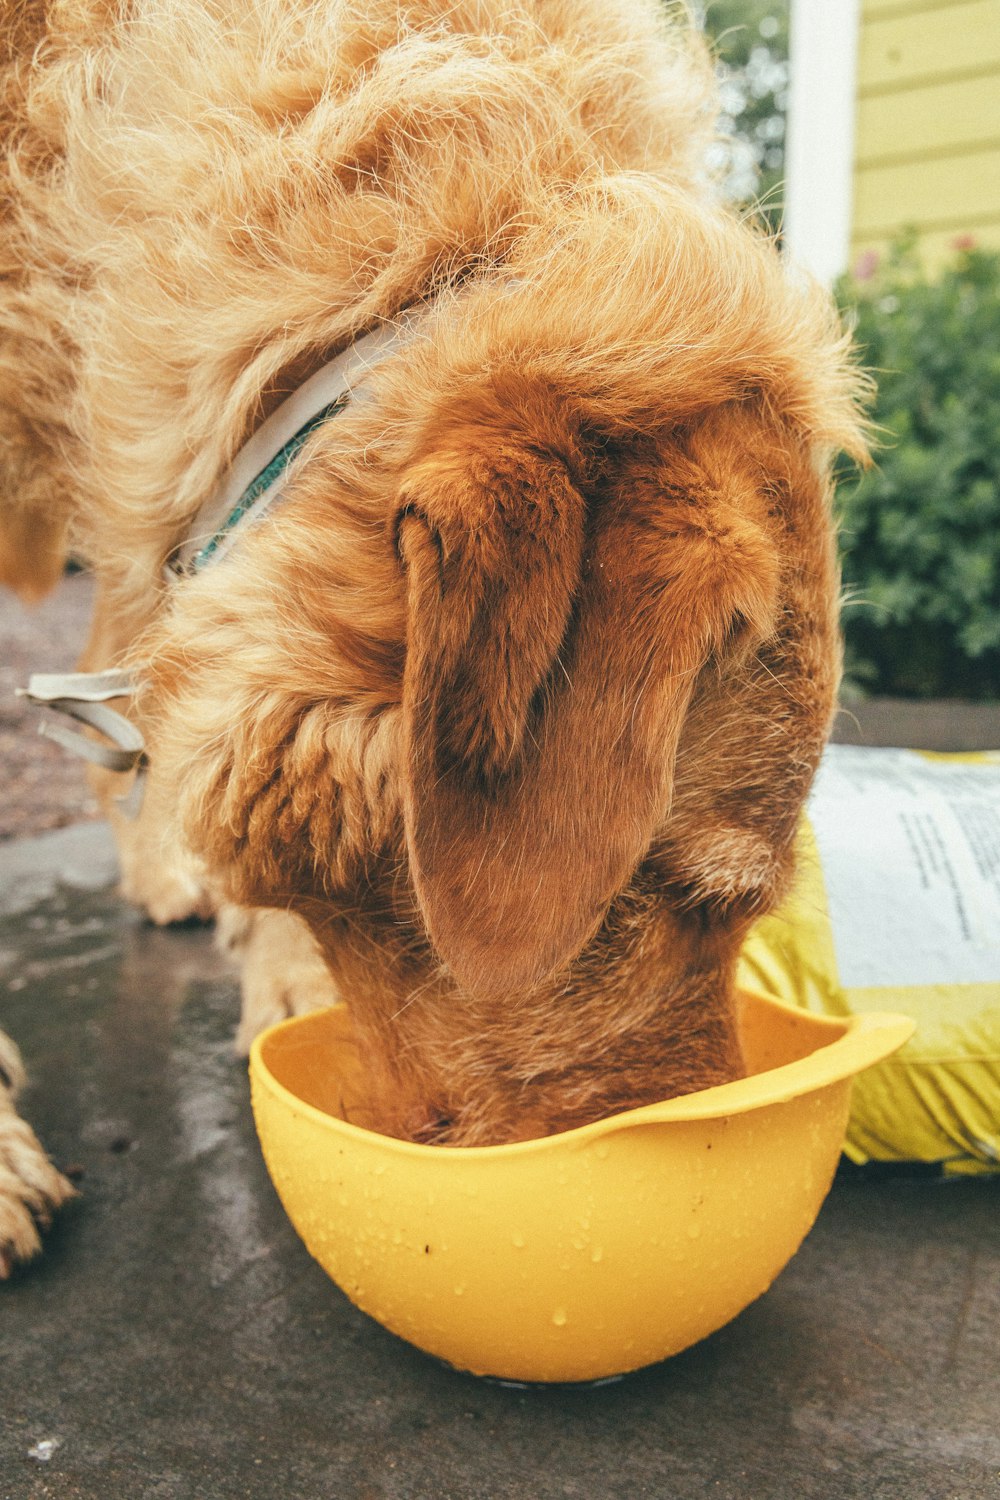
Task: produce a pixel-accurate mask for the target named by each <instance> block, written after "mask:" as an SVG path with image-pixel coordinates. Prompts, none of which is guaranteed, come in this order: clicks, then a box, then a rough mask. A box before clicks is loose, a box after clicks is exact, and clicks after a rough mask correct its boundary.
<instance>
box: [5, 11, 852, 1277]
mask: <svg viewBox="0 0 1000 1500" xmlns="http://www.w3.org/2000/svg"><path fill="white" fill-rule="evenodd" d="M3 27H4V31H3V36H2V39H0V45H2V47H3V49H4V51H3V54H2V55H0V60H2V62H3V66H4V75H3V93H2V104H0V109H2V114H0V128H2V130H3V133H4V138H5V139H6V140H7V141H8V143H9V149H8V151H7V153H6V156H5V158H4V160H3V162H2V164H0V174H2V175H0V197H2V217H0V456H2V511H0V576H2V577H3V578H4V579H5V580H6V581H7V582H8V583H10V584H11V585H13V586H14V587H15V588H18V589H19V590H20V591H21V592H22V593H23V594H24V595H25V596H27V597H29V598H30V597H32V596H33V595H38V594H40V593H41V592H43V591H44V590H45V589H46V588H48V587H50V586H51V585H52V584H53V583H54V581H55V580H56V578H57V577H58V575H59V572H60V570H61V567H62V562H63V557H64V554H65V551H66V548H67V546H71V547H72V549H73V551H74V552H75V553H76V554H77V555H78V556H81V557H83V558H84V559H85V560H86V562H87V563H88V564H89V565H90V567H91V568H92V569H93V571H94V573H95V574H96V577H97V580H98V583H99V590H100V603H99V608H98V613H97V618H96V621H95V624H94V629H93V634H92V638H91V641H90V643H89V645H88V647H87V650H86V653H85V658H84V665H85V666H86V667H87V668H89V669H90V670H97V669H102V668H106V667H109V666H114V665H119V664H121V663H123V662H131V663H136V664H138V669H139V672H140V675H141V679H142V690H141V693H140V696H139V698H138V701H137V706H136V707H135V708H134V709H132V710H130V712H133V713H134V714H135V715H136V716H137V719H138V722H140V723H141V725H142V728H143V731H144V733H145V737H146V743H147V745H148V749H149V756H150V762H151V766H150V771H149V776H148V786H147V789H146V795H145V803H144V807H143V811H142V814H141V816H140V818H139V819H138V821H137V822H136V823H134V824H129V823H128V822H127V821H126V820H125V819H124V818H123V817H122V815H121V813H120V811H119V809H118V807H117V804H116V802H115V797H116V796H118V795H119V794H120V792H121V782H122V777H121V776H118V775H113V774H111V773H102V774H101V780H102V781H103V783H104V795H105V797H106V799H107V806H108V809H109V814H110V816H111V817H112V819H113V821H114V823H115V825H116V829H117V831H118V832H119V834H120V844H121V854H122V864H123V872H124V885H125V890H126V893H127V894H129V895H131V896H132V897H133V898H134V899H136V900H138V901H141V902H144V903H145V904H146V905H147V906H148V908H149V910H150V911H151V913H152V915H153V916H154V918H155V919H157V920H161V921H169V920H173V919H175V918H179V917H182V916H185V915H187V914H188V913H190V912H192V911H194V910H205V909H207V908H208V907H210V906H216V905H218V904H220V903H221V904H223V905H225V906H227V907H235V908H239V914H238V915H236V916H234V915H232V913H230V914H229V915H227V916H226V918H225V928H226V931H227V932H229V933H230V934H235V939H234V940H235V941H237V942H239V943H241V944H242V945H243V946H244V948H245V950H246V957H247V969H246V975H247V983H246V985H245V991H246V994H247V997H248V1000H249V1009H248V1010H246V1011H245V1014H244V1022H243V1026H242V1031H241V1035H242V1039H243V1041H244V1042H246V1040H247V1038H248V1037H249V1035H250V1034H252V1032H253V1031H254V1030H256V1029H258V1028H259V1026H260V1025H261V1024H262V1023H263V1022H264V1021H265V1020H267V1019H269V1018H271V1017H272V1016H274V1015H278V1014H281V1013H284V1012H286V1011H288V1010H295V1009H299V1008H302V1007H304V1006H310V1005H314V1004H316V1003H320V1002H321V1001H325V1000H327V999H330V998H332V997H333V995H334V994H335V993H336V992H339V993H340V994H342V995H343V997H344V998H345V1000H346V1001H347V1002H348V1004H349V1006H350V1008H351V1012H352V1015H353V1018H354V1024H355V1027H356V1031H357V1034H358V1038H359V1040H360V1042H361V1044H362V1045H363V1047H364V1050H365V1054H366V1056H367V1057H368V1058H369V1059H370V1064H371V1091H372V1123H374V1124H376V1125H377V1126H378V1127H379V1128H380V1129H383V1130H386V1131H389V1132H393V1133H397V1134H400V1135H403V1136H407V1137H411V1138H415V1139H421V1140H428V1141H449V1142H452V1143H459V1144H466V1143H482V1142H497V1141H506V1140H512V1139H517V1138H523V1137H527V1136H534V1135H537V1134H540V1133H544V1132H547V1131H552V1130H556V1129H559V1128H562V1127H567V1126H572V1125H575V1124H578V1123H581V1122H583V1121H586V1120H590V1119H593V1118H595V1117H598V1116H601V1115H603V1114H605V1113H607V1112H609V1111H614V1110H620V1109H623V1108H627V1107H629V1106H631V1105H636V1104H639V1103H641V1102H643V1101H648V1100H650V1099H651V1098H654V1097H655V1098H659V1097H666V1096H669V1095H671V1094H676V1093H680V1092H684V1091H689V1090H692V1089H697V1088H701V1087H704V1086H707V1085H710V1084H714V1083H718V1082H721V1081H723V1080H727V1079H730V1078H732V1077H733V1076H734V1075H737V1074H738V1073H739V1071H740V1067H741V1061H740V1045H739V1038H738V1036H737V1033H736V1028H735V1024H734V1019H733V972H734V964H735V960H736V956H737V953H738V950H739V948H740V944H741V941H742V938H743V936H744V934H745V933H746V931H747V928H748V925H749V924H750V923H751V921H752V920H753V919H754V918H755V917H757V916H758V915H759V914H760V913H762V912H765V911H767V910H768V909H769V908H770V907H771V906H772V905H773V904H774V902H775V901H776V900H777V899H778V897H779V896H780V895H781V893H782V892H783V891H784V889H785V887H786V884H787V881H788V878H789V874H790V866H791V860H792V842H793V834H794V830H795V826H796V820H797V817H798V814H799V810H800V808H801V805H802V802H803V799H804V797H805V795H806V792H807V790H808V787H809V784H810V780H811V778H812V775H813V772H814V769H815V767H816V764H817V761H818V759H819V756H820V753H821V749H822V747H823V744H824V741H825V739H826V736H827V732H828V727H829V722H830V717H831V710H832V705H833V700H834V693H835V688H836V683H837V676H838V668H839V648H838V632H837V608H836V596H837V574H836V568H835V561H834V551H833V545H832V539H831V524H830V480H829V470H830V462H831V457H832V455H833V454H835V453H836V452H837V451H838V450H841V449H843V450H847V451H850V452H852V453H855V454H859V455H860V454H861V452H862V450H863V433H862V427H861V425H860V423H859V418H858V396H859V389H860V386H861V381H860V379H859V377H858V375H857V373H856V371H854V369H853V368H852V367H851V365H850V363H849V361H848V359H847V354H846V350H845V343H844V339H843V337H842V335H841V333H840V331H839V329H838V326H837V323H836V319H835V316H834V313H833V311H832V308H831V305H830V303H829V299H828V298H827V297H826V295H825V294H824V293H822V292H821V291H820V290H818V289H817V288H815V287H813V286H812V285H810V284H808V283H807V282H806V281H805V280H804V279H802V278H797V277H795V276H793V275H790V274H789V273H788V272H787V271H786V269H785V268H784V267H783V265H782V263H781V260H780V257H779V255H778V254H777V252H776V250H775V248H774V246H773V245H772V244H771V243H770V242H769V241H768V240H767V239H766V238H765V237H763V236H761V235H759V234H757V233H756V232H755V231H754V230H753V229H752V228H751V227H748V225H747V224H746V223H744V222H741V221H740V220H739V219H738V217H737V216H735V215H734V214H733V213H732V212H730V211H729V210H727V209H725V208H724V207H722V206H720V205H719V203H718V202H717V201H716V197H715V193H714V190H713V186H712V183H711V181H710V180H709V177H708V176H707V174H706V170H705V167H704V162H705V157H706V148H707V145H708V143H709V142H710V140H711V137H712V133H713V129H714V108H715V106H714V99H713V86H712V71H711V66H710V62H709V60H708V57H707V54H706V51H705V49H704V46H703V44H702V42H701V40H700V39H699V38H698V37H697V36H696V35H695V34H694V33H693V31H692V29H691V28H690V26H689V25H688V24H687V23H686V21H685V18H684V17H683V15H673V16H671V17H668V16H667V15H665V13H664V10H663V7H662V6H661V5H660V4H657V3H655V0H321V3H319V0H317V3H313V0H13V10H11V8H10V0H8V7H7V10H6V11H5V19H4V21H3ZM404 315H405V317H404ZM393 324H395V325H397V327H398V338H397V341H396V343H395V344H394V345H393V346H392V347H391V349H389V350H388V352H387V353H384V355H383V357H382V358H381V359H380V360H379V361H378V362H377V363H373V364H372V366H371V368H370V369H369V370H368V372H367V374H366V375H365V376H364V378H363V380H362V381H361V384H360V388H359V390H358V392H357V393H356V396H355V398H353V399H351V400H350V401H349V402H348V404H347V405H346V406H344V408H343V410H340V411H339V414H337V415H336V417H334V416H332V415H330V417H329V419H328V420H325V421H322V422H320V423H319V424H318V425H315V426H314V427H313V428H312V429H311V430H310V432H309V434H308V436H307V438H306V439H305V441H304V443H303V445H302V446H301V449H300V451H298V453H297V456H296V457H295V458H294V461H293V462H292V463H291V466H290V469H289V472H288V478H287V482H286V484H285V489H284V492H283V494H282V497H281V503H280V505H277V506H274V507H272V509H271V510H269V512H268V513H267V515H266V516H265V517H263V518H262V519H258V520H256V521H255V522H253V523H250V524H245V525H244V526H243V527H241V528H240V529H239V530H238V532H236V533H235V534H234V536H233V537H232V539H231V541H232V544H231V545H230V546H229V550H228V551H227V552H226V553H225V556H224V557H222V559H221V561H218V562H217V563H216V564H215V565H214V566H211V567H207V568H203V569H201V570H196V571H191V572H184V571H183V570H182V571H181V573H180V574H179V575H176V576H172V577H171V581H169V582H165V579H164V565H165V563H166V562H167V561H168V560H169V559H170V558H171V557H172V556H174V555H175V554H176V552H177V549H178V548H179V547H183V546H184V545H185V542H186V541H187V540H188V539H189V538H190V535H191V533H192V530H193V529H194V530H195V531H197V528H198V525H199V522H198V519H197V518H198V517H199V514H200V513H201V507H202V506H203V504H204V502H205V500H206V497H208V496H210V495H211V494H212V493H213V491H214V490H215V488H216V487H217V486H218V484H219V482H220V476H225V475H226V473H227V472H228V470H229V466H230V465H231V464H233V462H234V456H235V455H237V454H238V453H239V452H240V450H241V445H243V444H245V443H246V441H247V440H248V438H250V437H251V435H252V434H253V433H254V432H255V431H256V430H257V429H258V428H259V427H260V424H261V422H262V421H264V420H266V419H267V418H268V416H269V414H270V413H272V412H273V411H274V410H275V408H277V407H279V406H280V403H281V402H282V400H283V399H284V398H285V397H286V396H287V395H288V394H289V393H290V392H292V391H294V390H295V389H296V388H298V387H299V386H300V385H301V384H302V382H303V381H304V380H306V379H307V378H308V377H309V376H311V375H312V374H313V372H314V371H315V370H316V369H317V368H319V367H320V366H322V365H324V364H325V362H327V361H329V360H330V359H331V358H332V357H334V356H336V355H337V354H338V353H339V352H340V351H342V350H345V349H350V348H351V347H352V345H353V344H354V342H355V341H356V340H357V339H358V338H359V336H361V335H363V334H365V333H367V332H370V331H372V330H383V329H385V328H386V326H387V325H393ZM40 666H44V664H40ZM261 913H263V914H262V915H261ZM303 919H304V922H303ZM306 924H307V925H306ZM310 932H311V936H310ZM7 1119H8V1120H9V1121H10V1122H11V1129H12V1130H13V1129H14V1121H15V1117H14V1116H13V1114H12V1113H11V1114H8V1116H7ZM17 1129H18V1130H20V1131H21V1132H22V1148H23V1147H24V1139H23V1132H24V1131H25V1130H26V1129H27V1127H25V1126H23V1125H21V1124H20V1123H19V1122H18V1123H17ZM4 1130H5V1126H4V1123H3V1118H0V1161H4V1160H5V1161H6V1164H7V1165H6V1167H5V1169H4V1170H5V1171H6V1177H5V1178H0V1242H3V1243H4V1244H5V1245H6V1247H7V1248H6V1251H5V1256H6V1259H7V1261H8V1262H9V1261H10V1260H12V1259H13V1258H14V1257H15V1256H18V1255H22V1256H23V1255H27V1254H29V1253H31V1250H32V1249H33V1248H34V1245H35V1243H36V1239H35V1240H33V1239H32V1236H33V1235H34V1227H33V1225H32V1223H31V1221H32V1219H39V1220H43V1219H44V1218H45V1216H46V1214H47V1212H49V1211H50V1209H51V1207H52V1206H53V1205H54V1204H55V1203H56V1202H57V1201H58V1199H59V1197H60V1194H61V1191H62V1189H61V1186H60V1183H59V1179H58V1178H57V1177H55V1176H54V1175H53V1176H52V1177H51V1178H49V1179H47V1180H45V1181H44V1182H38V1181H37V1180H36V1178H37V1172H36V1178H32V1175H31V1171H29V1170H27V1169H26V1168H25V1165H24V1161H23V1150H22V1155H21V1157H18V1156H17V1154H16V1153H13V1154H12V1153H11V1151H10V1150H9V1149H8V1150H7V1155H6V1158H5V1157H4V1155H3V1153H4V1150H5V1149H7V1148H5V1147H4V1145H3V1142H4V1140H5V1139H9V1132H8V1134H7V1135H5V1134H3V1132H4ZM32 1140H33V1138H32ZM25 1149H26V1148H25ZM34 1150H35V1154H36V1158H37V1145H36V1146H35V1148H34ZM19 1163H20V1164H19ZM34 1166H35V1167H36V1168H38V1161H37V1159H36V1160H35V1162H34ZM47 1170H49V1171H50V1172H51V1170H52V1169H51V1168H49V1169H47ZM38 1171H41V1168H38Z"/></svg>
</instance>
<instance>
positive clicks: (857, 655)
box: [838, 244, 1000, 698]
mask: <svg viewBox="0 0 1000 1500" xmlns="http://www.w3.org/2000/svg"><path fill="white" fill-rule="evenodd" d="M867 269H868V275H867V276H866V277H865V278H864V279H858V277H857V276H856V277H855V278H853V279H845V281H844V282H843V283H842V284H841V286H840V288H839V295H840V300H841V306H842V307H843V308H844V310H845V312H846V314H847V317H848V319H849V320H851V321H853V322H854V323H855V325H856V338H857V342H858V344H859V346H860V353H861V359H862V361H863V362H864V364H865V365H866V366H868V368H869V369H871V370H872V371H873V372H874V374H875V376H876V379H877V381H878V397H877V401H876V405H875V408H874V412H873V416H874V420H875V423H876V424H877V437H878V441H879V444H880V446H879V448H878V449H877V451H876V454H875V466H874V468H872V469H871V470H870V471H869V472H867V473H865V474H863V475H862V476H861V477H860V479H859V480H858V481H857V482H856V483H852V482H848V483H844V484H842V485H841V489H840V496H839V501H838V505H839V513H840V514H839V519H840V528H841V552H842V565H843V573H844V584H845V591H846V600H847V602H846V605H845V610H844V631H845V638H846V644H847V677H848V683H849V684H853V685H854V686H855V687H856V688H858V689H861V690H863V691H866V692H872V693H891V694H900V695H903V696H909V697H917V698H922V697H966V698H995V697H1000V254H998V253H993V252H987V251H982V250H975V249H970V250H964V251H962V252H961V253H959V254H958V255H957V257H956V258H955V260H954V261H953V262H952V263H951V264H950V265H949V266H948V267H947V268H946V269H945V270H944V272H942V273H938V274H936V275H934V276H929V275H927V274H925V273H923V272H921V271H920V269H919V267H918V265H917V263H916V260H915V257H914V254H913V250H912V246H911V245H905V244H903V245H900V246H899V247H898V248H897V249H896V250H895V252H894V253H893V254H892V255H891V256H890V257H889V258H888V259H887V261H886V262H885V263H884V265H882V266H876V267H871V266H869V267H868V268H867Z"/></svg>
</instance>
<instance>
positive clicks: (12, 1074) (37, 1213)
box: [0, 1032, 76, 1280]
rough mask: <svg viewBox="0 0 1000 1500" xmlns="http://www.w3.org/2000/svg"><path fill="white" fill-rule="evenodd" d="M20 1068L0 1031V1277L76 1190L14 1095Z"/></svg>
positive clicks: (34, 1244)
mask: <svg viewBox="0 0 1000 1500" xmlns="http://www.w3.org/2000/svg"><path fill="white" fill-rule="evenodd" d="M23 1082H24V1069H23V1067H22V1064H21V1058H20V1055H19V1053H18V1051H17V1048H16V1047H15V1046H14V1043H13V1042H12V1041H11V1040H10V1038H9V1037H8V1036H5V1035H4V1034H3V1032H0V1280H3V1279H4V1278H5V1277H7V1276H9V1275H10V1273H11V1271H12V1270H13V1269H14V1267H15V1266H16V1265H18V1264H19V1263H20V1262H22V1261H26V1260H30V1259H31V1258H32V1256H34V1255H37V1254H38V1252H39V1250H40V1249H41V1248H42V1241H41V1233H40V1231H41V1230H43V1229H46V1228H48V1226H49V1224H50V1223H51V1221H52V1215H53V1214H54V1213H55V1211H56V1209H57V1208H59V1207H60V1206H61V1205H62V1204H63V1203H65V1202H66V1200H67V1198H74V1197H75V1196H76V1189H75V1188H74V1186H73V1184H72V1183H71V1182H69V1181H68V1179H67V1178H65V1177H64V1176H63V1175H62V1173H61V1172H59V1171H57V1170H56V1168H55V1167H54V1166H53V1165H52V1163H51V1162H50V1161H49V1159H48V1157H47V1156H46V1154H45V1152H44V1151H43V1149H42V1146H41V1144H40V1142H39V1140H38V1137H37V1136H36V1135H35V1132H34V1131H33V1130H32V1129H31V1126H30V1125H28V1124H27V1122H26V1121H25V1120H22V1119H21V1118H20V1116H19V1115H18V1114H17V1113H16V1111H15V1108H14V1101H15V1098H16V1096H17V1093H18V1091H19V1089H20V1088H21V1086H22V1084H23Z"/></svg>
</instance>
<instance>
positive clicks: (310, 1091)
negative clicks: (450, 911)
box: [258, 991, 850, 1151]
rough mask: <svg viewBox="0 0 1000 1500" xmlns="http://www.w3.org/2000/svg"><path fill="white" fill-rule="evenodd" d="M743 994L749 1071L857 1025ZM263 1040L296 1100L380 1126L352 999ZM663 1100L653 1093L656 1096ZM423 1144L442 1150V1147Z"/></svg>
mask: <svg viewBox="0 0 1000 1500" xmlns="http://www.w3.org/2000/svg"><path fill="white" fill-rule="evenodd" d="M738 1002H739V1021H740V1032H741V1037H742V1041H743V1052H744V1057H745V1060H746V1064H747V1073H748V1076H749V1077H758V1076H760V1075H762V1074H765V1073H770V1072H771V1071H773V1070H774V1069H776V1068H784V1067H786V1066H787V1065H788V1064H792V1063H797V1062H801V1061H802V1060H803V1059H806V1058H809V1057H811V1056H812V1055H813V1054H814V1053H815V1052H817V1051H818V1050H820V1049H822V1048H825V1047H829V1046H831V1045H832V1044H833V1043H835V1042H837V1041H838V1040H840V1039H841V1038H842V1037H843V1036H844V1035H845V1033H847V1032H848V1031H849V1029H850V1022H849V1021H841V1020H831V1019H829V1018H827V1017H821V1016H814V1015H811V1014H809V1013H808V1012H807V1011H800V1010H793V1009H790V1008H789V1007H788V1006H785V1005H781V1004H779V1003H777V1002H775V1001H773V1000H769V999H767V998H765V997H764V996H762V995H756V994H753V993H751V992H749V991H745V992H741V993H740V994H739V997H738ZM258 1048H259V1054H258V1055H259V1060H260V1063H261V1064H262V1066H263V1068H264V1070H265V1071H266V1072H267V1073H268V1074H270V1076H271V1079H272V1080H273V1081H274V1082H275V1083H276V1084H278V1086H279V1087H281V1088H283V1089H285V1090H287V1092H288V1093H289V1094H290V1095H292V1096H293V1097H294V1098H295V1099H296V1100H298V1101H300V1102H301V1103H303V1104H306V1105H308V1106H310V1107H312V1108H313V1109H316V1110H319V1111H320V1112H321V1113H322V1114H324V1115H327V1116H329V1117H331V1118H332V1119H334V1120H341V1121H346V1122H347V1123H348V1124H350V1125H353V1126H357V1127H360V1128H361V1129H364V1130H372V1131H374V1130H376V1126H375V1123H374V1120H373V1117H372V1115H371V1112H370V1109H369V1106H368V1095H367V1090H366V1085H365V1069H364V1060H363V1057H362V1055H361V1051H360V1049H359V1047H358V1045H357V1043H356V1041H355V1038H354V1034H353V1029H352V1025H351V1018H350V1013H349V1011H348V1009H347V1007H346V1006H343V1005H337V1006H334V1007H332V1008H331V1009H329V1010H325V1011H319V1012H314V1013H313V1014H310V1015H307V1016H303V1017H300V1018H299V1019H298V1020H295V1021H291V1022H284V1023H282V1024H280V1025H279V1026H276V1027H274V1028H273V1029H272V1030H271V1031H269V1032H267V1033H266V1034H265V1035H264V1036H263V1037H262V1038H261V1039H260V1041H259V1043H258ZM733 1087H734V1085H731V1084H725V1085H722V1086H721V1087H716V1088H714V1089H712V1090H710V1091H707V1092H706V1094H705V1095H703V1096H702V1095H697V1096H696V1095H688V1096H687V1098H688V1100H689V1101H693V1100H695V1099H696V1098H702V1097H704V1098H705V1099H706V1100H707V1099H708V1098H709V1096H711V1098H712V1100H713V1112H714V1109H715V1105H716V1103H717V1106H718V1109H717V1112H718V1113H725V1098H724V1096H725V1091H726V1090H727V1089H731V1088H733ZM720 1096H722V1097H720ZM656 1102H658V1101H653V1100H651V1101H650V1103H651V1104H653V1103H656ZM734 1102H735V1101H734ZM582 1128H583V1129H588V1128H589V1127H586V1126H584V1127H582ZM399 1144H402V1143H399ZM525 1144H530V1143H525ZM411 1149H413V1148H411ZM415 1149H418V1150H426V1149H432V1150H435V1151H439V1150H441V1149H442V1148H440V1147H431V1148H427V1147H418V1148H415ZM444 1149H448V1148H444ZM479 1149H487V1150H489V1149H496V1148H489V1147H487V1148H479ZM508 1149H509V1148H508Z"/></svg>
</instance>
